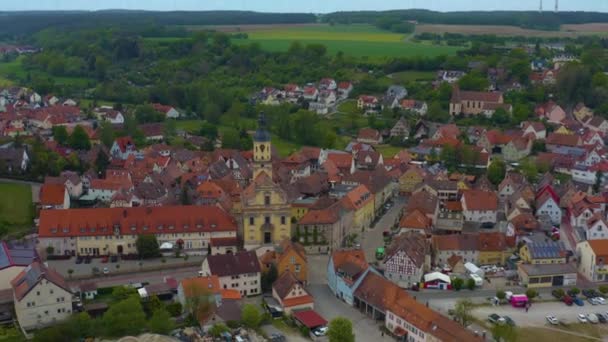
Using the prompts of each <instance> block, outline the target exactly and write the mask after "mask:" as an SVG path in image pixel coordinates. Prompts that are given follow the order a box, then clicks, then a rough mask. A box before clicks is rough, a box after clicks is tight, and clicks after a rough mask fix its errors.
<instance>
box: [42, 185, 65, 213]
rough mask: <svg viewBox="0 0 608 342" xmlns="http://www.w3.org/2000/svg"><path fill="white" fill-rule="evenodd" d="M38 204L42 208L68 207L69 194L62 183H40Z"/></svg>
mask: <svg viewBox="0 0 608 342" xmlns="http://www.w3.org/2000/svg"><path fill="white" fill-rule="evenodd" d="M40 206H41V207H42V208H43V209H69V208H70V195H69V193H68V189H66V187H65V186H64V185H63V184H42V186H41V187H40Z"/></svg>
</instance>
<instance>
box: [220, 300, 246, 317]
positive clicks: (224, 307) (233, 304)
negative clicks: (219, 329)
mask: <svg viewBox="0 0 608 342" xmlns="http://www.w3.org/2000/svg"><path fill="white" fill-rule="evenodd" d="M241 311H242V310H241V305H240V304H239V302H238V301H236V300H226V299H224V300H222V304H221V305H220V306H219V307H218V308H217V309H215V314H216V315H217V316H219V317H220V318H221V319H223V320H224V321H225V322H228V321H236V322H238V321H240V320H241Z"/></svg>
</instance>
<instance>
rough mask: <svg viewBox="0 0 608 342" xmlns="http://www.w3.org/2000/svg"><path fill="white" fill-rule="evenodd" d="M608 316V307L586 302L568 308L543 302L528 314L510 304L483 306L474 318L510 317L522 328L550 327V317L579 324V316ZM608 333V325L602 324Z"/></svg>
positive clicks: (556, 303)
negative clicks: (582, 304) (591, 314)
mask: <svg viewBox="0 0 608 342" xmlns="http://www.w3.org/2000/svg"><path fill="white" fill-rule="evenodd" d="M598 312H599V313H602V314H604V315H605V314H607V312H608V305H591V304H589V303H588V302H587V301H585V305H584V306H577V305H572V306H566V305H565V304H564V303H561V302H543V303H535V304H532V306H531V307H530V309H529V310H528V312H526V310H525V309H523V308H514V307H512V306H511V305H510V304H503V305H500V306H482V307H479V308H477V309H475V311H474V312H473V314H474V316H475V317H477V318H478V319H481V320H487V318H488V315H490V314H493V313H495V314H498V315H500V316H509V317H510V318H511V319H512V320H513V321H515V324H516V325H517V326H520V327H533V326H544V325H547V326H549V323H548V322H547V319H546V317H547V316H548V315H552V316H555V317H556V318H557V319H558V320H559V321H560V322H563V323H578V319H577V315H578V314H585V315H586V314H590V313H598ZM600 326H603V328H604V329H605V330H606V333H608V324H601V325H600Z"/></svg>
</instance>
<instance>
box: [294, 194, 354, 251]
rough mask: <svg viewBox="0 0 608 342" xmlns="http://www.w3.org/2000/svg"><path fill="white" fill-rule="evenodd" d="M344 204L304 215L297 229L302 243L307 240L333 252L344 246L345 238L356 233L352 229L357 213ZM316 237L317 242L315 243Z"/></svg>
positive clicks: (339, 202) (311, 211) (310, 211)
mask: <svg viewBox="0 0 608 342" xmlns="http://www.w3.org/2000/svg"><path fill="white" fill-rule="evenodd" d="M343 204H344V203H343V202H341V201H338V202H336V203H334V204H332V205H331V206H329V207H327V208H324V209H311V210H309V211H308V212H307V213H306V214H304V216H302V218H301V219H300V220H299V221H298V225H297V228H296V235H297V236H300V241H301V240H302V239H306V240H307V241H304V242H308V243H309V244H312V245H319V248H322V247H328V248H329V249H331V250H335V249H337V248H339V247H340V246H342V243H343V242H344V240H345V238H346V237H347V236H349V235H350V234H352V233H354V230H353V229H352V227H353V223H354V218H355V212H356V211H353V210H348V209H347V207H346V206H344V205H343ZM297 232H299V233H297ZM315 236H316V238H317V241H314V239H315ZM311 240H312V241H311Z"/></svg>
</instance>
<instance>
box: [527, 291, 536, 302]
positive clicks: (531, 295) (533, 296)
mask: <svg viewBox="0 0 608 342" xmlns="http://www.w3.org/2000/svg"><path fill="white" fill-rule="evenodd" d="M526 296H528V299H530V300H532V299H533V298H536V297H537V296H538V291H536V290H534V289H527V290H526Z"/></svg>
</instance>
